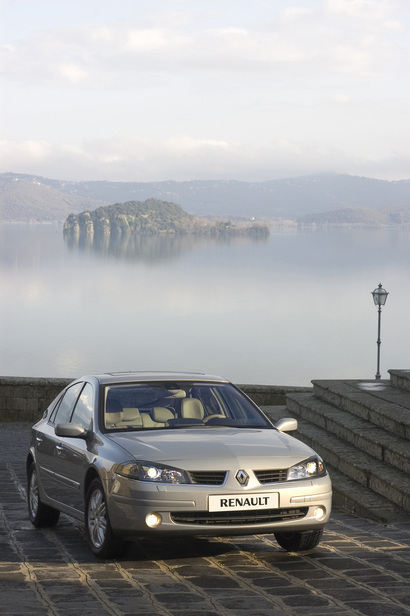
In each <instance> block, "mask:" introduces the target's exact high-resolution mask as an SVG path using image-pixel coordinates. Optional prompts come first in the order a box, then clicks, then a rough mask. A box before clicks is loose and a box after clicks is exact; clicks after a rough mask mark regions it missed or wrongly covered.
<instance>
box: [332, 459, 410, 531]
mask: <svg viewBox="0 0 410 616" xmlns="http://www.w3.org/2000/svg"><path fill="white" fill-rule="evenodd" d="M328 470H329V474H330V477H331V479H332V485H333V503H334V505H335V506H337V507H340V509H343V510H344V511H348V512H349V513H353V514H355V515H358V516H360V517H362V518H369V519H372V520H375V521H376V522H381V523H382V524H393V523H398V522H407V523H408V522H409V519H410V518H409V513H408V512H407V511H405V510H404V509H402V508H401V507H398V506H397V505H395V504H394V503H392V502H391V501H389V500H388V499H387V498H384V497H383V496H380V494H375V493H374V492H373V490H369V489H368V488H363V486H362V485H361V484H359V483H357V481H354V479H351V478H350V477H346V475H343V473H341V472H340V471H338V470H336V469H334V468H333V467H331V466H330V465H328Z"/></svg>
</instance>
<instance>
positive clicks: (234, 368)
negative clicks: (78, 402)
mask: <svg viewBox="0 0 410 616" xmlns="http://www.w3.org/2000/svg"><path fill="white" fill-rule="evenodd" d="M380 282H382V283H383V286H384V287H385V288H386V289H387V290H388V291H389V293H390V295H389V302H388V305H387V307H386V310H385V311H384V313H383V352H382V366H381V372H382V376H383V378H385V376H386V372H387V369H388V368H401V369H405V368H407V367H408V366H409V363H410V360H409V357H408V340H410V321H409V319H407V313H408V308H409V306H410V242H409V241H408V232H406V231H405V230H400V229H372V230H369V229H316V230H312V229H304V230H301V229H294V228H287V229H277V230H274V229H273V230H272V231H271V235H270V237H269V239H267V240H256V239H251V238H249V237H235V238H229V239H227V240H223V241H222V240H217V239H216V238H209V237H206V238H205V237H202V238H201V237H197V236H149V237H148V236H136V235H134V236H132V235H129V236H127V237H123V238H122V239H121V240H118V238H116V237H115V236H110V237H106V238H99V237H97V236H94V238H93V239H92V241H91V239H90V238H87V237H85V236H78V237H77V238H75V239H74V238H66V241H64V239H63V230H62V226H61V225H60V226H52V225H31V226H30V225H0V288H1V294H0V339H1V341H2V345H1V348H0V374H3V375H11V376H19V375H20V376H46V377H47V376H50V377H51V376H63V377H75V376H78V375H80V374H83V373H89V372H99V371H112V370H119V371H121V370H125V371H126V370H132V369H135V370H144V369H159V370H179V369H181V370H194V371H199V372H201V371H205V372H211V373H216V374H218V373H220V374H221V375H222V376H226V377H227V378H230V379H231V380H233V381H235V382H237V383H262V384H269V383H273V384H278V385H281V384H282V385H308V384H309V383H310V380H311V379H314V378H364V379H367V378H372V377H373V376H374V370H375V365H374V364H375V359H376V333H377V331H376V325H377V319H376V317H377V312H376V310H375V307H374V303H373V299H372V297H371V291H372V290H373V289H374V288H375V287H376V286H377V285H378V284H379V283H380Z"/></svg>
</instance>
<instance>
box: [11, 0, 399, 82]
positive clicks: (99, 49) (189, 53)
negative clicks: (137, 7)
mask: <svg viewBox="0 0 410 616" xmlns="http://www.w3.org/2000/svg"><path fill="white" fill-rule="evenodd" d="M395 8H396V7H395V3H394V2H393V3H390V2H389V3H387V2H383V1H378V2H374V1H373V0H371V1H370V0H328V1H327V2H325V3H324V5H323V7H322V8H320V9H316V10H313V9H306V8H303V7H285V9H284V10H282V11H278V12H276V13H273V15H272V18H271V19H270V20H269V21H267V22H265V21H262V20H261V19H259V20H258V19H257V17H256V18H255V19H254V21H253V22H251V23H250V24H248V25H247V26H246V27H243V26H242V25H241V26H237V25H235V24H234V23H233V22H231V21H228V18H226V19H225V20H224V21H225V23H224V25H218V26H217V27H207V24H202V23H201V22H200V21H199V16H192V17H191V20H190V21H189V22H188V23H187V22H185V21H184V20H179V21H176V20H169V14H168V13H166V14H162V15H161V14H158V13H157V14H156V15H155V26H153V25H150V22H152V21H153V19H152V18H151V20H148V19H144V20H142V19H135V18H134V19H133V20H132V21H131V22H129V21H128V20H127V21H125V20H124V21H118V22H116V23H98V24H90V25H69V26H65V27H61V26H60V27H58V28H49V29H46V30H44V31H37V32H34V33H32V34H30V35H27V36H25V37H23V38H21V39H20V40H13V41H11V42H9V43H8V44H7V45H6V46H5V47H4V48H3V51H2V59H3V61H2V65H3V68H2V73H3V76H4V77H6V78H7V79H10V80H17V81H28V82H32V83H33V82H35V83H37V84H39V83H40V84H41V83H42V84H44V85H50V84H54V85H57V86H62V85H66V86H67V87H71V86H73V85H78V84H82V86H83V87H87V88H91V89H92V88H96V87H101V85H104V87H112V88H115V87H118V84H119V82H121V83H122V84H123V83H124V80H127V79H128V80H130V83H135V82H136V80H137V79H138V74H140V73H144V72H150V71H154V72H156V73H157V74H164V75H168V74H169V71H170V70H172V71H173V72H175V74H189V73H190V72H192V71H198V70H202V71H208V72H212V73H213V74H214V75H215V76H216V77H217V76H218V75H220V74H221V73H223V75H224V76H223V78H224V79H232V78H233V79H235V72H240V73H241V74H246V73H248V77H247V78H250V76H249V73H254V72H255V71H256V72H257V73H266V74H267V75H275V74H276V75H278V74H283V71H285V70H293V71H296V72H297V73H300V74H301V73H303V74H304V75H308V76H309V77H310V78H313V79H314V78H318V77H321V76H322V75H323V74H329V73H336V74H337V73H347V74H351V75H356V76H360V75H362V76H363V75H367V74H379V73H380V72H381V71H382V70H383V67H384V66H385V65H386V57H387V58H390V59H391V58H393V57H394V58H396V59H397V60H398V61H399V60H400V57H399V56H400V54H399V50H398V48H397V46H396V44H395V42H394V41H392V40H391V39H390V38H389V36H388V35H389V33H390V31H391V30H392V29H394V30H395V32H396V34H397V35H400V30H401V28H400V24H399V21H398V19H397V18H396V17H395ZM195 20H196V21H195ZM229 20H234V17H232V16H229ZM192 22H193V24H192ZM403 36H404V34H403Z"/></svg>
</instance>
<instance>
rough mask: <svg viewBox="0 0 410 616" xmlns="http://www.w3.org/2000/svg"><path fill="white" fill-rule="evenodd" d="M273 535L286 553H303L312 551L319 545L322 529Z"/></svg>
mask: <svg viewBox="0 0 410 616" xmlns="http://www.w3.org/2000/svg"><path fill="white" fill-rule="evenodd" d="M274 534H275V539H276V541H277V542H278V543H279V545H280V547H281V548H283V549H285V550H287V551H288V552H303V551H305V550H313V548H315V547H316V546H317V545H318V544H319V542H320V540H321V538H322V535H323V528H320V529H319V530H303V531H299V532H287V533H274Z"/></svg>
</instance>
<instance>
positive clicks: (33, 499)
mask: <svg viewBox="0 0 410 616" xmlns="http://www.w3.org/2000/svg"><path fill="white" fill-rule="evenodd" d="M27 480H28V481H27V506H28V515H29V518H30V522H31V523H32V525H33V526H35V527H36V528H46V527H50V526H55V525H56V524H57V522H58V520H59V518H60V512H59V511H58V510H57V509H53V508H52V507H49V505H45V504H44V503H42V502H41V500H40V491H39V487H38V477H37V470H36V465H35V464H34V462H32V464H31V466H30V468H29V470H28V473H27Z"/></svg>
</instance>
